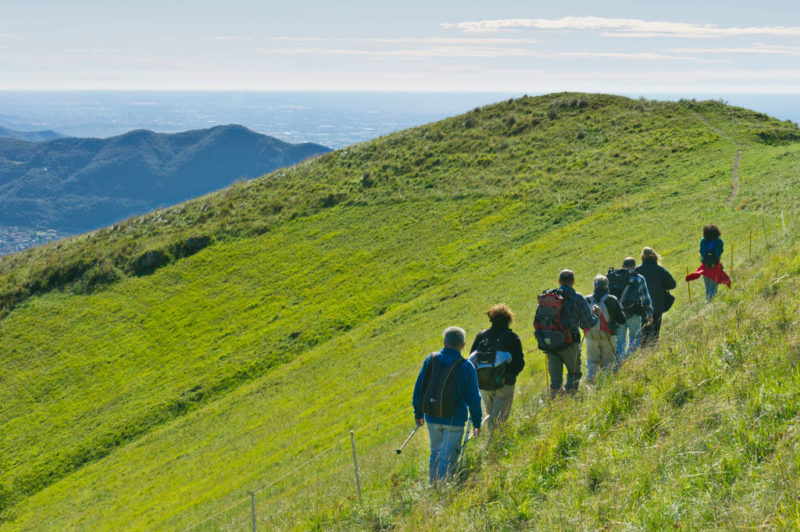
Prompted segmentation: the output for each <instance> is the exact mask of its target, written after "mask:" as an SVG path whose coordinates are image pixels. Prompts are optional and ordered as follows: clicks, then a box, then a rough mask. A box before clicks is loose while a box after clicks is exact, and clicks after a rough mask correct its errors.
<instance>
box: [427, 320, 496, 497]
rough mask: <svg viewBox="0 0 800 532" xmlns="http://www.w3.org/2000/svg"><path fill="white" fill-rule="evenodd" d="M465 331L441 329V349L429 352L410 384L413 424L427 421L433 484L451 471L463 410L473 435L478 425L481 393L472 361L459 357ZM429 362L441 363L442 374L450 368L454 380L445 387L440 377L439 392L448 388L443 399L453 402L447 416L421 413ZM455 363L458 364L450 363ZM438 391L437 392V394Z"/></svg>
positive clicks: (429, 379)
mask: <svg viewBox="0 0 800 532" xmlns="http://www.w3.org/2000/svg"><path fill="white" fill-rule="evenodd" d="M465 338H466V333H465V332H464V329H461V328H459V327H448V328H447V329H445V330H444V349H442V350H441V351H438V352H436V353H431V354H430V355H429V356H428V357H427V358H426V359H425V362H423V363H422V369H420V372H419V375H418V376H417V382H416V384H415V385H414V395H413V398H412V400H411V404H412V406H413V407H414V419H415V420H416V422H417V425H423V424H425V422H427V423H428V433H429V434H430V438H431V456H430V460H429V467H430V481H431V484H432V485H436V484H438V483H440V482H442V481H444V480H446V479H447V478H448V477H449V476H450V475H452V474H453V470H454V469H455V465H456V461H457V460H458V454H459V453H460V452H461V437H462V436H463V434H464V425H465V424H466V423H467V410H469V416H470V418H471V419H472V425H473V427H475V428H474V429H473V434H474V435H475V436H477V435H478V433H479V432H480V428H481V419H482V417H483V412H482V411H481V392H480V391H479V390H478V374H477V373H476V372H475V368H474V367H473V365H472V364H469V363H467V361H466V360H464V358H463V357H462V356H461V350H462V349H464V345H465V343H464V340H465ZM432 364H440V365H441V366H444V368H443V369H442V371H443V373H442V374H448V373H446V371H447V368H452V369H453V374H452V378H454V379H455V382H454V385H453V386H449V385H448V384H447V381H449V379H443V381H442V382H443V383H444V386H442V388H441V390H440V392H442V393H447V392H448V391H450V393H451V394H452V397H449V396H448V397H446V398H445V401H446V402H451V403H452V404H454V405H455V413H454V414H453V415H452V416H451V417H435V416H433V415H429V414H427V413H425V409H424V407H423V400H424V399H425V397H426V395H427V392H428V390H426V389H425V381H426V378H425V375H426V373H428V371H429V368H430V371H431V373H428V385H429V386H430V385H431V383H433V379H432V376H431V375H432V374H433V372H434V371H433V370H434V369H435V368H434V367H433V366H432ZM454 364H458V366H457V367H456V366H454ZM438 393H439V392H437V395H438Z"/></svg>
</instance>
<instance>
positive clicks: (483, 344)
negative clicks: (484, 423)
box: [469, 303, 525, 430]
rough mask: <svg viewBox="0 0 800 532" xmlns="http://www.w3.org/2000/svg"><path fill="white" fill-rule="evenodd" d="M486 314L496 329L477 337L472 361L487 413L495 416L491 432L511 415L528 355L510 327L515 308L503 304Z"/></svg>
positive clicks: (490, 329) (490, 427)
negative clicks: (520, 375)
mask: <svg viewBox="0 0 800 532" xmlns="http://www.w3.org/2000/svg"><path fill="white" fill-rule="evenodd" d="M486 315H487V316H489V321H490V322H491V324H492V326H491V327H489V328H488V329H486V330H484V331H481V332H479V333H478V334H477V336H475V340H474V341H473V342H472V347H471V348H470V356H469V361H470V362H472V365H473V366H475V369H476V370H477V371H478V387H479V388H480V390H481V397H483V404H484V406H485V407H486V413H487V414H488V415H490V416H491V417H490V418H489V430H492V429H493V428H494V426H495V424H496V423H502V422H503V421H505V420H506V419H508V416H509V414H510V413H511V403H513V402H514V385H515V384H516V382H517V375H519V374H520V372H522V368H524V367H525V356H524V354H523V353H522V342H521V341H520V339H519V336H518V335H517V333H515V332H514V331H512V330H511V329H510V328H509V325H510V324H511V322H512V321H514V313H513V312H511V309H510V308H508V306H506V305H504V304H502V303H500V304H498V305H494V306H492V307H489V309H488V310H487V311H486Z"/></svg>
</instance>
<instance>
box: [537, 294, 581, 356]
mask: <svg viewBox="0 0 800 532" xmlns="http://www.w3.org/2000/svg"><path fill="white" fill-rule="evenodd" d="M565 304H566V297H565V294H564V292H563V291H562V290H561V289H558V288H557V289H555V290H545V291H544V292H542V293H541V294H540V295H539V305H538V306H537V307H536V314H535V315H534V317H533V334H534V336H536V342H537V343H538V344H539V349H541V350H542V351H550V352H553V351H560V350H561V349H564V348H565V347H567V346H568V345H570V344H571V343H572V342H573V338H572V331H571V330H570V329H569V323H567V319H566V313H565V312H564V306H565Z"/></svg>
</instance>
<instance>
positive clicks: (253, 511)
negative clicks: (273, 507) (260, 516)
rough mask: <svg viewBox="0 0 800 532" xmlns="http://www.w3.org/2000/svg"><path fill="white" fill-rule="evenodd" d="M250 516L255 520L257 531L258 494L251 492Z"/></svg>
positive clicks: (254, 530)
mask: <svg viewBox="0 0 800 532" xmlns="http://www.w3.org/2000/svg"><path fill="white" fill-rule="evenodd" d="M250 517H251V519H252V521H253V532H256V494H255V492H252V491H251V492H250Z"/></svg>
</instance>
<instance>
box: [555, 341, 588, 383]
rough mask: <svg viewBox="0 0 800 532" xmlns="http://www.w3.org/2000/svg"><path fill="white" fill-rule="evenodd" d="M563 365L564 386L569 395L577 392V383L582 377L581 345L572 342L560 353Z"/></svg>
mask: <svg viewBox="0 0 800 532" xmlns="http://www.w3.org/2000/svg"><path fill="white" fill-rule="evenodd" d="M560 355H561V358H562V359H563V360H564V365H565V366H566V367H567V384H566V385H565V386H564V388H566V390H567V391H568V392H570V393H575V392H577V391H578V383H579V382H580V380H581V377H582V376H583V373H581V344H580V342H574V343H572V344H570V345H569V346H568V347H567V348H566V349H562V350H561V352H560Z"/></svg>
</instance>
